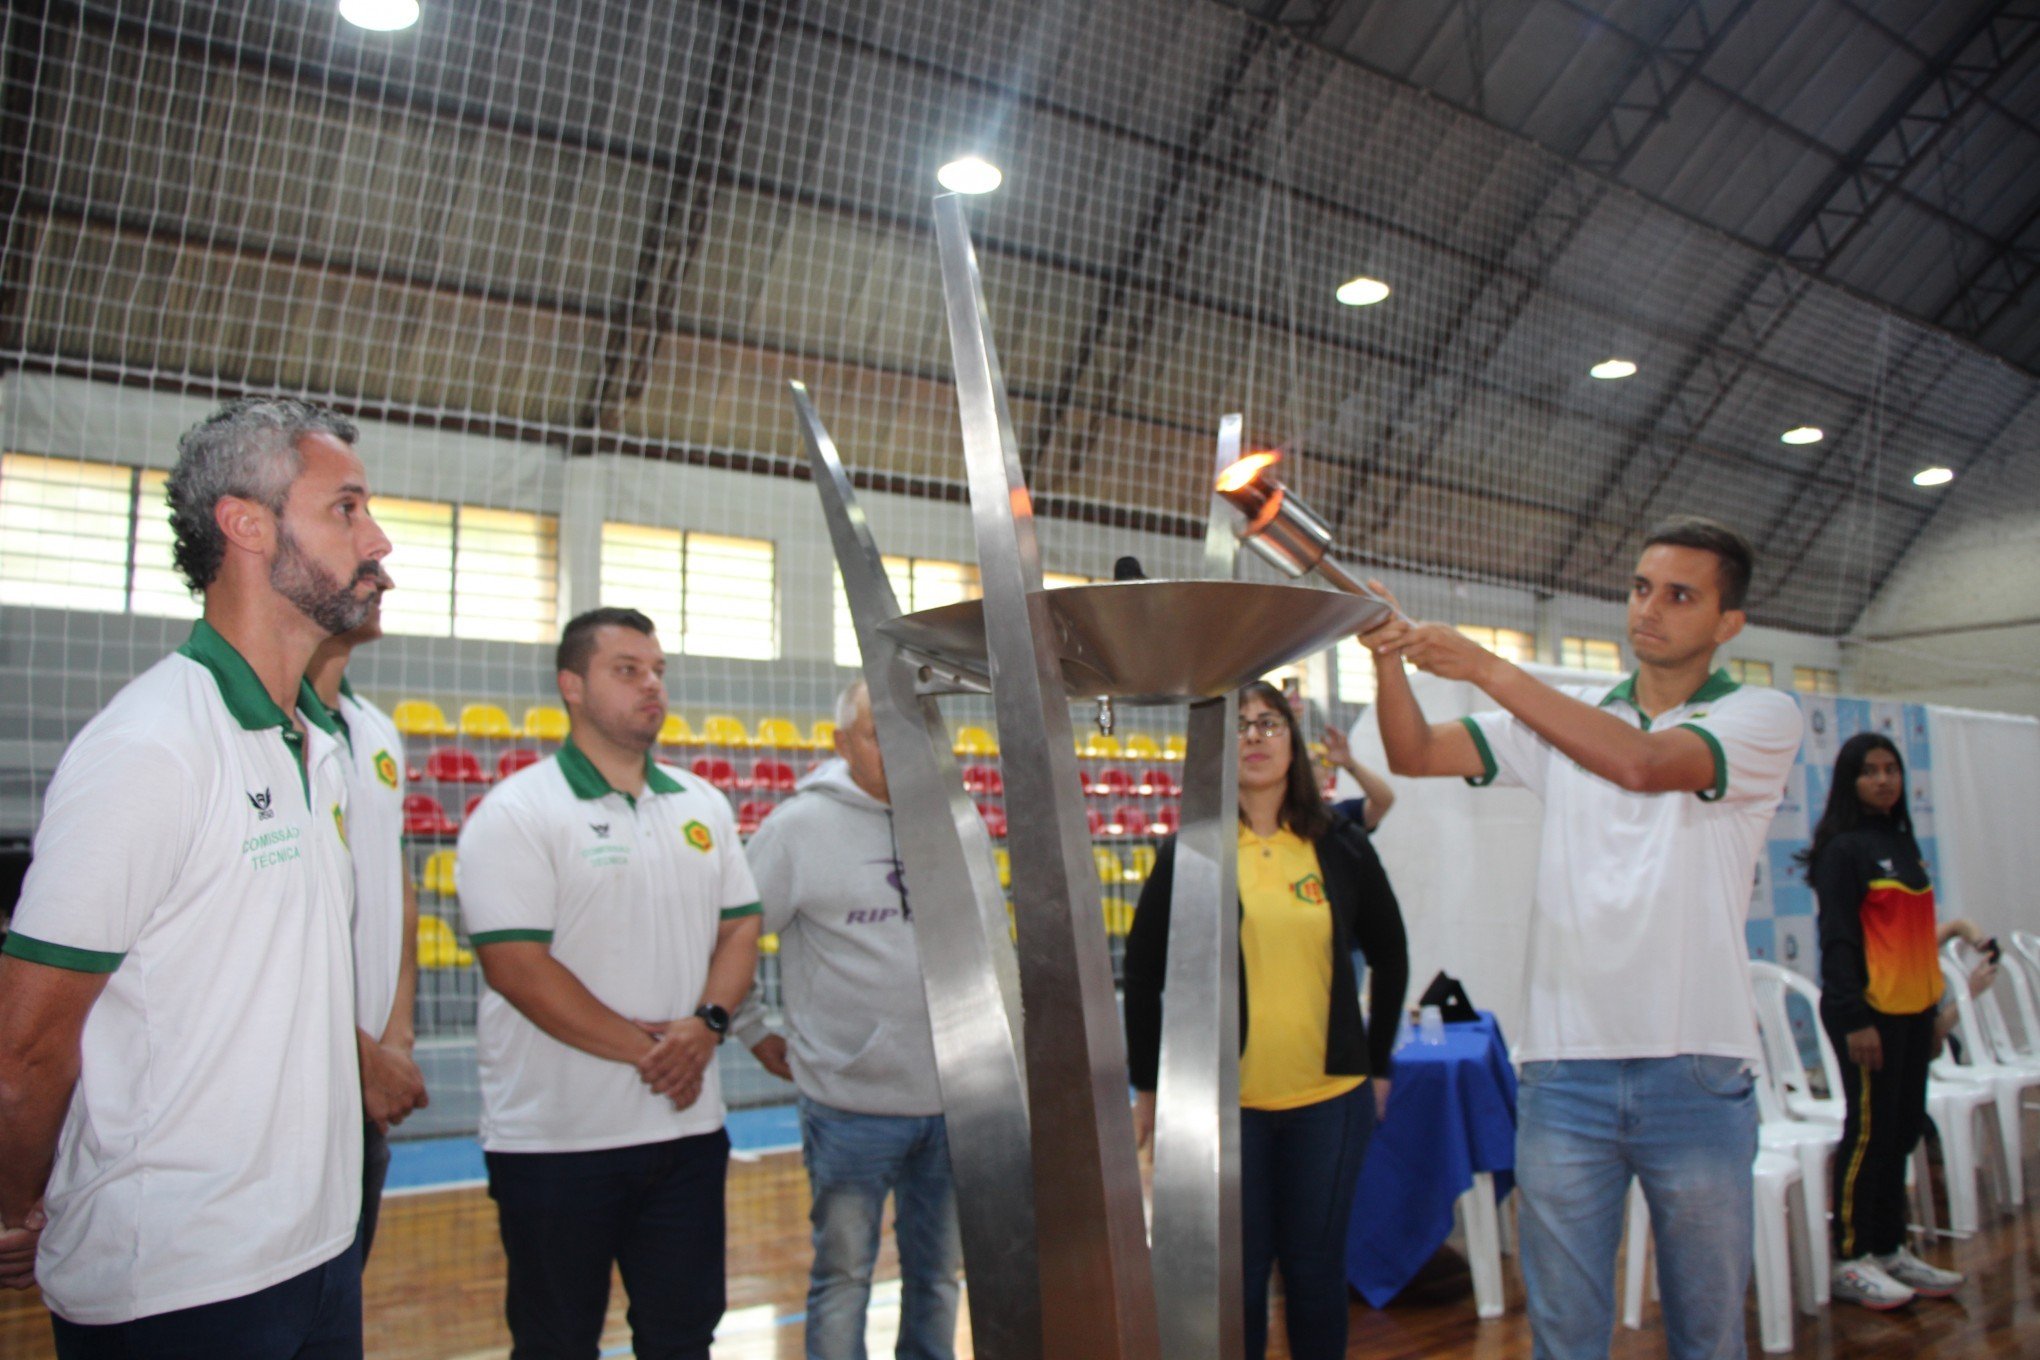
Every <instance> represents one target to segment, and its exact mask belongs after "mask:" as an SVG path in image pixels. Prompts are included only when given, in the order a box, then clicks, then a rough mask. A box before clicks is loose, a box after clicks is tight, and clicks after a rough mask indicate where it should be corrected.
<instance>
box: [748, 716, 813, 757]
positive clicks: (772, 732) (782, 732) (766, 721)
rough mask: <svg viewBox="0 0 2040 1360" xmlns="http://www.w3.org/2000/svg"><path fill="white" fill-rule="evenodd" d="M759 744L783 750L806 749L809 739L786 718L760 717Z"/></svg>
mask: <svg viewBox="0 0 2040 1360" xmlns="http://www.w3.org/2000/svg"><path fill="white" fill-rule="evenodd" d="M757 744H758V745H760V746H770V747H773V748H775V749H777V750H781V751H805V750H807V749H808V740H807V738H806V737H803V736H802V735H801V734H800V729H799V728H798V727H795V726H794V725H793V723H792V722H791V721H790V720H788V719H786V718H760V719H759V720H758V736H757Z"/></svg>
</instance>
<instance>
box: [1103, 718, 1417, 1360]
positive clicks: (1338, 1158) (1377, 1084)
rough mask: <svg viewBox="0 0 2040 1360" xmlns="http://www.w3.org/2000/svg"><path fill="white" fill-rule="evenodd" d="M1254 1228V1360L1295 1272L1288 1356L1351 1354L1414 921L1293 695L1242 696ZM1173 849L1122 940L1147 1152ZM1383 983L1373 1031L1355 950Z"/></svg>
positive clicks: (1243, 1079) (1250, 1301) (1245, 998)
mask: <svg viewBox="0 0 2040 1360" xmlns="http://www.w3.org/2000/svg"><path fill="white" fill-rule="evenodd" d="M1239 742H1240V746H1239V750H1240V757H1239V758H1240V776H1239V808H1240V830H1239V885H1240V1030H1241V1034H1240V1106H1241V1109H1240V1222H1241V1239H1242V1240H1241V1260H1242V1264H1243V1266H1244V1268H1245V1276H1246V1279H1245V1304H1246V1340H1247V1349H1246V1353H1247V1358H1248V1360H1259V1357H1261V1356H1262V1355H1263V1354H1264V1353H1265V1351H1266V1349H1267V1343H1268V1278H1269V1275H1270V1273H1271V1272H1272V1271H1273V1269H1274V1268H1275V1267H1276V1266H1277V1265H1279V1266H1280V1267H1281V1269H1282V1288H1283V1298H1284V1301H1285V1306H1286V1320H1287V1330H1288V1334H1289V1353H1290V1355H1291V1356H1293V1357H1295V1360H1341V1358H1342V1357H1344V1355H1345V1354H1346V1309H1347V1293H1346V1274H1345V1256H1346V1251H1345V1248H1346V1222H1347V1220H1348V1219H1349V1218H1350V1217H1351V1216H1352V1207H1353V1186H1354V1183H1355V1181H1356V1180H1357V1178H1358V1177H1359V1174H1360V1160H1361V1158H1362V1157H1363V1156H1364V1155H1365V1153H1366V1151H1367V1140H1368V1138H1369V1136H1370V1135H1371V1134H1372V1133H1373V1131H1374V1121H1375V1119H1376V1118H1377V1117H1378V1115H1379V1113H1380V1111H1381V1110H1382V1109H1383V1108H1385V1107H1386V1104H1387V1100H1388V1084H1389V1083H1388V1071H1389V1054H1390V1052H1391V1051H1392V1050H1393V1048H1394V1046H1395V1031H1396V1021H1397V1018H1398V1016H1399V1014H1400V1012H1401V1010H1402V1003H1403V995H1404V991H1405V989H1406V988H1407V986H1408V983H1409V952H1408V946H1407V942H1406V940H1405V938H1404V935H1403V924H1402V912H1401V910H1400V908H1398V906H1397V905H1396V900H1395V892H1394V890H1393V889H1392V888H1390V887H1389V883H1388V875H1387V874H1386V873H1384V872H1383V870H1382V867H1381V861H1380V859H1379V858H1378V857H1377V856H1376V855H1375V853H1374V847H1373V846H1372V845H1371V844H1369V842H1368V840H1367V834H1366V832H1365V830H1364V829H1362V828H1361V827H1359V826H1357V825H1355V824H1354V823H1352V822H1349V821H1347V820H1346V819H1344V818H1343V817H1340V816H1338V815H1337V814H1336V813H1334V812H1333V811H1332V810H1331V809H1330V808H1328V807H1326V806H1325V801H1324V796H1323V794H1322V793H1321V792H1320V791H1319V789H1318V786H1317V780H1316V778H1315V776H1314V774H1313V772H1312V770H1311V765H1310V758H1309V755H1308V753H1307V751H1306V750H1305V747H1304V742H1303V734H1302V732H1301V731H1300V730H1298V728H1297V725H1296V719H1295V715H1294V714H1293V713H1292V712H1291V711H1290V708H1289V704H1288V702H1287V701H1286V700H1285V699H1284V698H1283V697H1282V692H1281V691H1280V690H1278V689H1276V688H1275V687H1274V686H1272V685H1268V684H1264V683H1260V682H1256V683H1254V684H1252V685H1249V686H1247V687H1246V688H1245V689H1244V690H1242V691H1241V692H1240V717H1239ZM1175 848H1176V847H1175V843H1174V842H1173V841H1170V842H1168V843H1166V844H1164V845H1163V846H1162V847H1161V849H1160V851H1159V853H1158V854H1157V856H1156V859H1155V867H1154V871H1153V873H1151V874H1150V875H1149V877H1148V881H1147V884H1146V886H1145V887H1143V888H1142V889H1141V894H1140V905H1139V907H1138V908H1137V909H1136V910H1135V913H1134V918H1133V929H1132V932H1131V933H1130V934H1129V935H1128V937H1127V941H1126V1047H1127V1056H1128V1063H1129V1067H1130V1070H1131V1075H1132V1080H1133V1086H1134V1089H1135V1091H1136V1093H1137V1094H1136V1101H1135V1110H1134V1123H1135V1127H1136V1131H1137V1133H1138V1135H1139V1137H1140V1141H1141V1143H1142V1145H1143V1146H1144V1145H1145V1144H1146V1143H1147V1141H1148V1139H1149V1137H1150V1136H1151V1135H1152V1134H1153V1132H1154V1108H1155V1107H1154V1101H1155V1096H1154V1088H1155V1068H1156V1062H1157V1058H1158V1056H1159V1051H1160V1048H1161V1032H1162V978H1163V975H1164V973H1165V972H1166V970H1167V963H1168V944H1169V896H1170V890H1171V884H1172V881H1173V878H1174V868H1175ZM1354 949H1359V950H1360V951H1361V952H1362V953H1364V954H1365V955H1366V956H1367V964H1368V968H1369V969H1370V971H1371V972H1372V975H1373V985H1372V987H1371V989H1370V1002H1369V1006H1368V1012H1369V1018H1370V1020H1371V1022H1372V1023H1371V1026H1370V1025H1369V1024H1363V1023H1362V1021H1361V1018H1360V1000H1359V994H1358V986H1357V981H1356V977H1355V973H1354V968H1353V960H1352V951H1353V950H1354Z"/></svg>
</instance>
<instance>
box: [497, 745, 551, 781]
mask: <svg viewBox="0 0 2040 1360" xmlns="http://www.w3.org/2000/svg"><path fill="white" fill-rule="evenodd" d="M544 759H545V757H544V756H542V755H540V754H539V753H538V752H536V751H534V750H532V749H531V748H530V747H528V746H520V747H518V748H516V749H515V750H510V751H505V752H504V753H503V754H502V755H501V756H499V757H497V759H496V778H498V779H508V778H509V777H510V776H511V775H513V774H516V773H517V772H518V771H519V770H523V769H528V768H530V767H531V766H533V765H536V764H538V762H539V761H541V760H544Z"/></svg>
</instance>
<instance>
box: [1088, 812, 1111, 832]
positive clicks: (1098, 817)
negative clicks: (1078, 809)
mask: <svg viewBox="0 0 2040 1360" xmlns="http://www.w3.org/2000/svg"><path fill="white" fill-rule="evenodd" d="M1084 820H1085V821H1086V822H1089V823H1090V824H1091V834H1092V835H1093V836H1103V835H1105V834H1106V832H1105V814H1104V813H1103V812H1101V811H1099V810H1098V809H1097V808H1085V809H1084Z"/></svg>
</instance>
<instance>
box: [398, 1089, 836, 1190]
mask: <svg viewBox="0 0 2040 1360" xmlns="http://www.w3.org/2000/svg"><path fill="white" fill-rule="evenodd" d="M725 1127H726V1128H728V1130H729V1134H730V1148H731V1150H732V1151H734V1152H739V1153H759V1152H776V1151H780V1150H783V1149H786V1148H796V1147H799V1146H800V1114H799V1112H798V1111H797V1110H795V1109H794V1107H793V1106H791V1105H767V1106H763V1107H760V1108H758V1109H751V1110H732V1111H731V1112H730V1115H729V1118H728V1121H727V1123H726V1125H725ZM488 1174H489V1173H488V1169H487V1166H486V1165H485V1164H484V1162H483V1161H482V1146H481V1144H480V1143H478V1142H476V1141H475V1140H474V1138H472V1137H465V1136H464V1137H459V1138H420V1139H416V1140H414V1141H405V1142H396V1143H392V1144H390V1174H389V1179H388V1181H387V1182H385V1185H386V1188H388V1189H390V1190H430V1189H433V1188H435V1187H439V1186H454V1185H472V1184H474V1183H475V1182H477V1181H482V1180H486V1179H487V1178H488Z"/></svg>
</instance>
